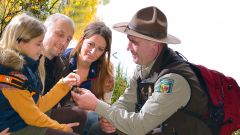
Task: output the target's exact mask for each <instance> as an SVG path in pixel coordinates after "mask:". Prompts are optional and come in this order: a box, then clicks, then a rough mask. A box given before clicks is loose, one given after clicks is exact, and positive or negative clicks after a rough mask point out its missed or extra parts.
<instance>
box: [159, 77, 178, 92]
mask: <svg viewBox="0 0 240 135" xmlns="http://www.w3.org/2000/svg"><path fill="white" fill-rule="evenodd" d="M173 84H174V80H172V79H166V78H163V79H160V80H159V83H158V84H156V85H157V86H155V88H154V92H158V93H172V88H173Z"/></svg>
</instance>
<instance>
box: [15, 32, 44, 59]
mask: <svg viewBox="0 0 240 135" xmlns="http://www.w3.org/2000/svg"><path fill="white" fill-rule="evenodd" d="M43 38H44V35H41V36H38V37H36V38H33V39H31V40H30V41H29V42H21V43H20V44H19V49H20V50H21V52H22V53H24V54H25V55H27V56H28V57H30V58H32V59H34V60H38V59H39V57H40V55H41V54H42V51H43V44H42V42H43Z"/></svg>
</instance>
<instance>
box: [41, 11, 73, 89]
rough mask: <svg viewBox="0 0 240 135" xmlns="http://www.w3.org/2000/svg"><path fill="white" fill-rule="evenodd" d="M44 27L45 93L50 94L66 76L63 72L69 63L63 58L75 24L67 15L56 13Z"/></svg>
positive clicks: (48, 19) (47, 20)
mask: <svg viewBox="0 0 240 135" xmlns="http://www.w3.org/2000/svg"><path fill="white" fill-rule="evenodd" d="M44 25H45V26H46V28H47V31H46V34H45V37H44V40H43V47H44V56H45V68H46V81H45V82H46V83H45V93H46V92H48V91H49V90H50V89H51V88H52V87H53V86H54V85H55V84H56V82H57V81H58V80H59V78H61V77H62V76H64V75H63V74H62V71H63V70H64V69H65V68H66V66H67V64H68V61H67V60H66V59H64V57H61V54H62V53H63V52H64V51H65V50H66V48H67V47H68V45H69V43H70V41H71V40H72V37H73V34H74V29H75V24H74V22H73V21H72V20H71V19H70V18H69V17H68V16H66V15H63V14H60V13H55V14H53V15H50V16H49V17H48V18H47V19H46V21H45V22H44Z"/></svg>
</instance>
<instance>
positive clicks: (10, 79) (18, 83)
mask: <svg viewBox="0 0 240 135" xmlns="http://www.w3.org/2000/svg"><path fill="white" fill-rule="evenodd" d="M0 84H6V85H9V86H12V87H15V88H18V89H25V88H26V85H25V80H23V79H21V78H19V77H16V76H11V75H4V74H0Z"/></svg>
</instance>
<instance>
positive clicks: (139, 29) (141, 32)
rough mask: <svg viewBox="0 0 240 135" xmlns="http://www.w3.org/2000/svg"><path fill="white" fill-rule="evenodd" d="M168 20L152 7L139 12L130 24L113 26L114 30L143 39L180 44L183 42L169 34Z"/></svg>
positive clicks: (123, 23)
mask: <svg viewBox="0 0 240 135" xmlns="http://www.w3.org/2000/svg"><path fill="white" fill-rule="evenodd" d="M167 27H168V23H167V18H166V16H165V15H164V13H163V12H162V11H160V10H159V9H158V8H157V7H154V6H151V7H146V8H143V9H141V10H139V11H138V12H137V13H136V14H135V15H134V16H133V18H132V20H131V21H130V22H122V23H117V24H114V25H113V29H114V30H116V31H119V32H122V33H125V34H129V35H132V36H136V37H140V38H143V39H147V40H151V41H155V42H160V43H166V44H180V43H181V41H180V40H179V39H178V38H177V37H174V36H172V35H170V34H168V32H167Z"/></svg>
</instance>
